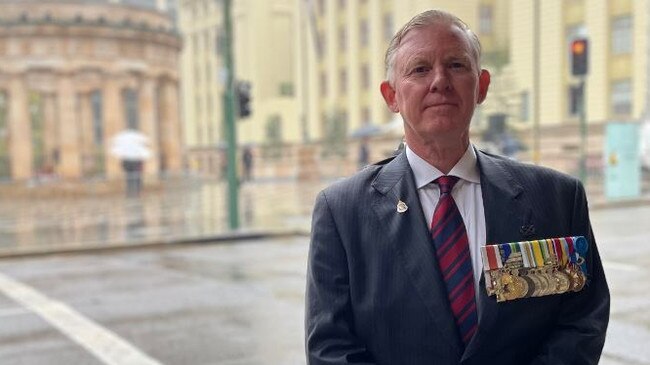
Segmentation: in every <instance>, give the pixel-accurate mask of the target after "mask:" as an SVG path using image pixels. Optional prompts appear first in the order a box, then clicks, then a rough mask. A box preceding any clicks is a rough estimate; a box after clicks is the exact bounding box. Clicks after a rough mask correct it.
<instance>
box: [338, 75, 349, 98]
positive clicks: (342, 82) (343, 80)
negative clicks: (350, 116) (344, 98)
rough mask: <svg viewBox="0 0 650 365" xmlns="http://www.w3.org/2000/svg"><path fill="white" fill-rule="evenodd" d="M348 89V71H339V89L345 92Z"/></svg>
mask: <svg viewBox="0 0 650 365" xmlns="http://www.w3.org/2000/svg"><path fill="white" fill-rule="evenodd" d="M347 90H348V72H347V71H346V70H341V71H339V91H340V92H341V93H342V94H345V93H346V91H347Z"/></svg>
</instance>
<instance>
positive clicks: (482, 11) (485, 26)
mask: <svg viewBox="0 0 650 365" xmlns="http://www.w3.org/2000/svg"><path fill="white" fill-rule="evenodd" d="M492 14H493V12H492V6H491V5H487V4H483V5H481V7H480V8H479V32H480V33H481V34H492V26H493V23H492V20H493V16H492Z"/></svg>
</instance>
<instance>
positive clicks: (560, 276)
mask: <svg viewBox="0 0 650 365" xmlns="http://www.w3.org/2000/svg"><path fill="white" fill-rule="evenodd" d="M587 248H588V245H587V240H586V239H585V238H584V237H582V236H576V237H561V238H551V239H543V240H535V241H523V242H512V243H505V244H500V245H488V246H483V247H481V255H482V259H483V267H484V270H485V279H486V280H485V287H486V290H487V293H488V295H496V297H497V301H498V302H503V301H507V300H514V299H520V298H527V297H541V296H546V295H553V294H562V293H566V292H570V291H574V292H577V291H580V290H582V288H583V287H584V285H585V283H586V274H587V273H586V265H585V260H584V256H585V254H586V252H587Z"/></svg>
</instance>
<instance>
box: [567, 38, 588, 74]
mask: <svg viewBox="0 0 650 365" xmlns="http://www.w3.org/2000/svg"><path fill="white" fill-rule="evenodd" d="M588 65H589V42H588V41H587V40H586V39H585V38H580V39H576V40H574V41H573V42H571V74H572V75H573V76H584V75H586V74H587V72H588Z"/></svg>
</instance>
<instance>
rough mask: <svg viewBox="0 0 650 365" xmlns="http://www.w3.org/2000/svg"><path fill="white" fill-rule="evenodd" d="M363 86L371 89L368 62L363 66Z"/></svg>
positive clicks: (365, 88)
mask: <svg viewBox="0 0 650 365" xmlns="http://www.w3.org/2000/svg"><path fill="white" fill-rule="evenodd" d="M361 87H363V89H364V90H368V89H370V67H368V64H367V63H364V64H363V65H362V66H361Z"/></svg>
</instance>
